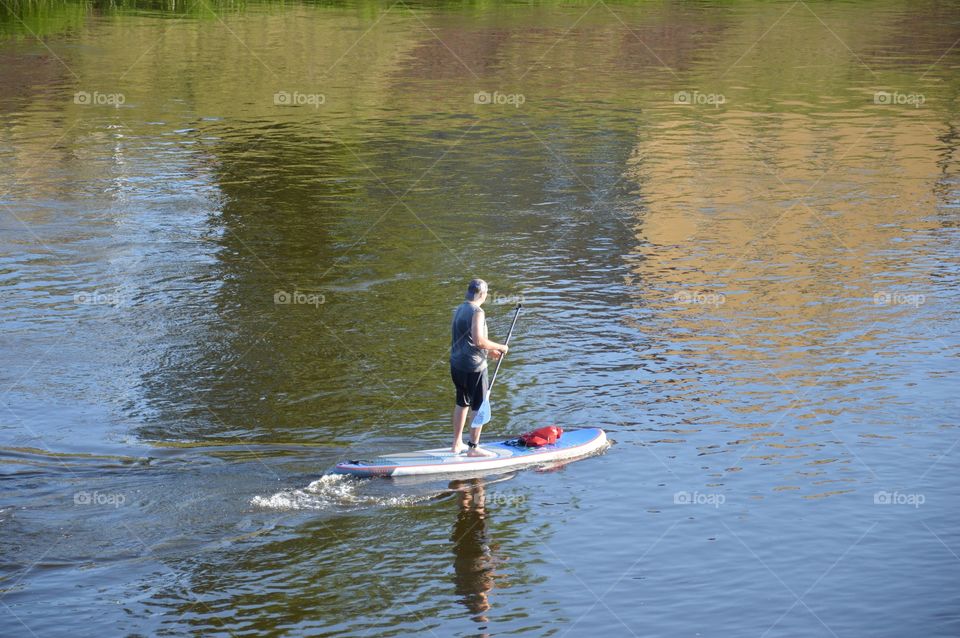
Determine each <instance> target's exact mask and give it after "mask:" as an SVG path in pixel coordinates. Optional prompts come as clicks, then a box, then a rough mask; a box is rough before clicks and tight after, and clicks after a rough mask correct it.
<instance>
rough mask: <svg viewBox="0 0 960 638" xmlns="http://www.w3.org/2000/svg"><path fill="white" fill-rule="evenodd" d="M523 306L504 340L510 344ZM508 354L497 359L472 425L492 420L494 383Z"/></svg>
mask: <svg viewBox="0 0 960 638" xmlns="http://www.w3.org/2000/svg"><path fill="white" fill-rule="evenodd" d="M522 307H523V304H517V312H516V314H514V315H513V323H511V324H510V332H508V333H507V340H506V341H504V343H505V344H506V345H508V346H509V345H510V337H511V336H512V335H513V327H514V326H515V325H517V318H519V317H520V308H522ZM505 356H507V355H506V354H503V355H501V356H500V358H499V359H497V367H496V369H495V370H494V371H493V378H492V379H490V387H488V388H487V396H486V397H484V399H483V403H481V404H480V409H479V410H477V413H476V414H474V415H473V421H471V422H470V427H472V428H478V427H480V426H482V425H486V423H487V422H488V421H489V420H490V414H491V409H490V393H491V392H492V391H493V384H494V383H496V382H497V373H498V372H500V364H501V363H503V358H504V357H505Z"/></svg>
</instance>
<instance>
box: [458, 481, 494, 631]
mask: <svg viewBox="0 0 960 638" xmlns="http://www.w3.org/2000/svg"><path fill="white" fill-rule="evenodd" d="M450 489H451V490H456V491H457V498H458V499H459V505H460V511H459V512H458V513H457V520H456V522H455V523H454V524H453V534H452V536H451V538H450V540H452V541H453V553H454V559H453V571H454V577H453V578H454V584H455V586H456V589H455V591H456V593H457V595H458V596H462V598H461V599H460V602H462V603H463V604H464V605H465V606H466V607H467V609H469V610H470V612H471V613H472V614H473V620H475V621H477V622H483V623H485V622H487V620H488V619H487V617H486V616H485V615H484V614H485V613H486V612H487V611H488V610H489V609H490V602H489V600H488V599H487V592H489V591H490V590H491V589H493V582H494V576H495V574H494V573H493V568H494V558H493V553H492V548H491V547H490V546H489V545H488V544H487V541H488V539H487V520H486V518H487V512H486V507H485V503H484V501H485V498H486V496H485V494H484V487H483V481H481V480H480V479H467V480H457V481H451V482H450Z"/></svg>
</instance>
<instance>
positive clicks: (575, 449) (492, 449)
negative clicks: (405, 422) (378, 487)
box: [333, 428, 607, 476]
mask: <svg viewBox="0 0 960 638" xmlns="http://www.w3.org/2000/svg"><path fill="white" fill-rule="evenodd" d="M606 445H607V435H606V433H605V432H604V431H603V430H601V429H600V428H585V429H582V430H571V431H569V432H564V433H563V436H561V437H560V439H559V440H558V441H557V442H556V443H554V444H553V445H545V446H543V447H522V446H518V445H510V442H509V441H497V442H495V443H481V444H480V447H481V448H482V449H483V450H485V451H486V452H487V453H488V454H490V456H468V455H467V453H466V452H462V453H460V454H454V453H453V452H451V451H450V448H449V447H447V448H437V449H435V450H419V451H417V452H401V453H399V454H386V455H384V456H377V457H374V458H372V459H370V460H352V461H344V462H343V463H338V464H337V466H336V467H335V468H334V469H333V473H334V474H352V475H354V476H415V475H423V474H456V473H458V472H483V471H487V470H502V469H511V468H518V467H523V466H525V465H537V464H540V463H547V462H550V461H560V460H568V459H575V458H578V457H582V456H588V455H590V454H593V453H594V452H596V451H598V450H600V449H602V448H603V447H604V446H606Z"/></svg>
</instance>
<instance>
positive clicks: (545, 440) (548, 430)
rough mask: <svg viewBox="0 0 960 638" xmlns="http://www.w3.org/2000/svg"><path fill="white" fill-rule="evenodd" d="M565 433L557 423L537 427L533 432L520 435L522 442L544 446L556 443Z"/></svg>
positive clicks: (531, 445)
mask: <svg viewBox="0 0 960 638" xmlns="http://www.w3.org/2000/svg"><path fill="white" fill-rule="evenodd" d="M562 434H563V429H562V428H560V427H559V426H556V425H548V426H546V427H542V428H537V429H536V430H534V431H533V432H527V433H526V434H521V435H520V443H521V444H523V445H526V446H527V447H543V446H544V445H550V444H551V443H556V442H557V439H559V438H560V436H561V435H562Z"/></svg>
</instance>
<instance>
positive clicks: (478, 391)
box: [450, 366, 487, 411]
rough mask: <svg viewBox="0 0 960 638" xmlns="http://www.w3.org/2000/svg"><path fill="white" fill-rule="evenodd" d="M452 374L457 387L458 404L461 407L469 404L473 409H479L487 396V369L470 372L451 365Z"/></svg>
mask: <svg viewBox="0 0 960 638" xmlns="http://www.w3.org/2000/svg"><path fill="white" fill-rule="evenodd" d="M450 376H451V377H453V385H454V386H455V387H456V388H457V405H459V406H460V407H461V408H465V407H467V406H468V405H469V406H470V408H471V409H472V410H474V411H477V410H479V409H480V404H482V403H483V399H484V397H486V396H487V369H486V368H484V369H483V370H481V371H480V372H468V371H466V370H459V369H457V368H454V367H453V366H450Z"/></svg>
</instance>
